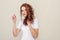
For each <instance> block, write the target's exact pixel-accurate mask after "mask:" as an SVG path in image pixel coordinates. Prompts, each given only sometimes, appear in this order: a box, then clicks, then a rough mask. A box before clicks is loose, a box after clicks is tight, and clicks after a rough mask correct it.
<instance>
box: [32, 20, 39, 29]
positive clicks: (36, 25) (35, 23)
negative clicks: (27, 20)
mask: <svg viewBox="0 0 60 40" xmlns="http://www.w3.org/2000/svg"><path fill="white" fill-rule="evenodd" d="M33 28H34V29H38V28H39V27H38V20H37V19H34V23H33Z"/></svg>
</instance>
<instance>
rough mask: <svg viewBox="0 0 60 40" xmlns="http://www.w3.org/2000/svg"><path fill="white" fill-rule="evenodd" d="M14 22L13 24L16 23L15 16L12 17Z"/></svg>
mask: <svg viewBox="0 0 60 40" xmlns="http://www.w3.org/2000/svg"><path fill="white" fill-rule="evenodd" d="M12 20H13V23H16V15H15V14H14V15H13V16H12Z"/></svg>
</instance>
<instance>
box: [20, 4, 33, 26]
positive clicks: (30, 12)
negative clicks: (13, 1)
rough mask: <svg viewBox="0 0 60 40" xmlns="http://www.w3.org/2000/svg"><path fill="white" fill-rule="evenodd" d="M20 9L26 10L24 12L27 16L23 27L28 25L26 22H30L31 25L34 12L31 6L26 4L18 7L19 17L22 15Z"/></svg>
mask: <svg viewBox="0 0 60 40" xmlns="http://www.w3.org/2000/svg"><path fill="white" fill-rule="evenodd" d="M22 7H25V8H26V12H27V16H26V18H25V19H24V21H23V24H24V25H28V24H27V20H28V21H30V22H31V23H33V22H34V11H33V8H32V6H31V5H29V4H27V3H24V4H22V5H21V7H20V12H21V15H22V9H21V8H22Z"/></svg>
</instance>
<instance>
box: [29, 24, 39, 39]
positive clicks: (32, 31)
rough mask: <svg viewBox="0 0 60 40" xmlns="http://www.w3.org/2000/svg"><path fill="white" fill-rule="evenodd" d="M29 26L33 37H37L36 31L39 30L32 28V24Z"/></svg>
mask: <svg viewBox="0 0 60 40" xmlns="http://www.w3.org/2000/svg"><path fill="white" fill-rule="evenodd" d="M29 28H30V31H31V33H32V35H33V37H34V38H37V37H38V31H39V29H33V28H32V25H30V26H29Z"/></svg>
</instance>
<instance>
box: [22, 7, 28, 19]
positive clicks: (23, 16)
mask: <svg viewBox="0 0 60 40" xmlns="http://www.w3.org/2000/svg"><path fill="white" fill-rule="evenodd" d="M26 16H27V11H26V8H25V7H24V6H23V7H22V19H23V20H24V19H25V17H26Z"/></svg>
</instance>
